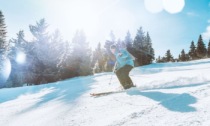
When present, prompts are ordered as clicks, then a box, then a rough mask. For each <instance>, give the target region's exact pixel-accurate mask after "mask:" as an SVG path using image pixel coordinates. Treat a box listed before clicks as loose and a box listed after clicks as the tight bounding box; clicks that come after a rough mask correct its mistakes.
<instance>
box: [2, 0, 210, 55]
mask: <svg viewBox="0 0 210 126" xmlns="http://www.w3.org/2000/svg"><path fill="white" fill-rule="evenodd" d="M0 3H1V4H0V10H1V11H2V12H3V14H4V16H5V19H6V20H5V23H6V25H7V31H8V34H7V36H8V37H7V39H8V40H9V39H11V38H16V33H18V31H19V30H24V31H25V35H26V38H28V39H29V38H31V35H30V32H29V28H28V26H29V24H32V25H33V24H35V23H36V22H37V21H39V20H40V19H42V18H45V19H46V22H47V23H48V24H49V29H48V30H49V31H50V32H53V31H55V30H56V29H58V30H59V31H60V32H61V35H62V36H63V38H64V40H68V41H71V40H72V37H73V35H74V34H75V32H76V31H77V30H79V29H82V30H84V32H85V34H86V36H87V41H88V42H89V44H90V47H92V49H94V48H95V47H96V45H97V44H98V42H101V43H102V44H103V43H104V42H105V41H106V40H107V39H108V38H109V34H110V31H113V32H114V34H115V36H116V40H117V39H118V38H120V39H121V40H124V37H125V35H126V33H127V31H128V30H129V31H130V33H131V35H132V38H133V39H134V37H135V35H136V32H137V29H138V28H139V27H140V26H142V27H143V30H144V31H145V32H146V31H148V32H149V33H150V36H151V38H152V43H153V48H154V49H155V56H156V57H158V56H159V55H160V56H164V55H165V53H166V50H168V49H170V50H171V52H172V54H173V56H174V57H177V56H178V54H179V53H180V52H181V50H182V49H185V51H188V49H189V46H190V43H191V41H192V40H193V41H194V42H195V43H197V40H198V37H199V35H200V34H202V35H203V38H204V42H205V44H206V46H207V42H208V40H209V38H210V28H209V27H210V24H209V23H210V22H209V19H210V17H209V14H210V3H209V2H208V0H203V1H202V2H201V1H197V0H144V1H139V0H132V1H127V0H100V1H99V0H85V1H84V0H54V1H50V0H36V1H26V0H19V1H12V0H7V1H3V0H0ZM201 8H202V9H201Z"/></svg>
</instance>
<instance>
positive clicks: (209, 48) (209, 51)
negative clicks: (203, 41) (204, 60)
mask: <svg viewBox="0 0 210 126" xmlns="http://www.w3.org/2000/svg"><path fill="white" fill-rule="evenodd" d="M207 56H208V58H210V40H209V44H208V49H207Z"/></svg>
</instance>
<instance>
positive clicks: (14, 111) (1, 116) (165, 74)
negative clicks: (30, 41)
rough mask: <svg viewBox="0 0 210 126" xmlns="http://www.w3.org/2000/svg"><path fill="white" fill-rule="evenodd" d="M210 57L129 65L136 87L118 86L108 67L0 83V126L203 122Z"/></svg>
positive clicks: (193, 125) (196, 125) (190, 125)
mask: <svg viewBox="0 0 210 126" xmlns="http://www.w3.org/2000/svg"><path fill="white" fill-rule="evenodd" d="M209 73H210V59H204V60H197V61H191V62H184V63H154V64H151V65H148V66H143V67H137V68H135V69H133V70H132V72H131V78H132V79H133V81H134V83H135V84H136V85H137V88H138V89H135V90H130V91H126V92H122V93H117V94H112V95H107V96H101V97H96V98H95V97H90V95H89V94H90V93H93V92H103V91H113V90H119V86H120V84H119V82H118V80H117V78H116V76H113V80H112V83H111V84H110V85H109V80H110V77H111V74H112V73H101V74H96V75H94V76H87V77H78V78H73V79H69V80H65V81H60V82H57V83H50V84H46V85H40V86H28V87H27V86H26V87H20V88H10V89H0V126H46V125H48V126H207V125H209V124H210V120H209V118H210V106H209V101H210V76H209Z"/></svg>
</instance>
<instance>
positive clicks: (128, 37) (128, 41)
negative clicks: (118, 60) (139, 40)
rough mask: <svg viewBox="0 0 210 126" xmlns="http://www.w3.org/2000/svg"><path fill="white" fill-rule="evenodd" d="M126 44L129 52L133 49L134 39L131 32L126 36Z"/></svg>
mask: <svg viewBox="0 0 210 126" xmlns="http://www.w3.org/2000/svg"><path fill="white" fill-rule="evenodd" d="M124 42H125V45H126V47H127V49H128V50H129V49H131V48H132V47H133V46H132V45H133V40H132V38H131V34H130V32H129V31H128V32H127V34H126V36H125V40H124Z"/></svg>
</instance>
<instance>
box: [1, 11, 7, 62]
mask: <svg viewBox="0 0 210 126" xmlns="http://www.w3.org/2000/svg"><path fill="white" fill-rule="evenodd" d="M6 33H7V32H6V24H5V18H4V15H3V13H2V12H1V10H0V56H1V57H2V58H3V57H4V58H5V57H6V53H7V51H8V43H7V41H6Z"/></svg>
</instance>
